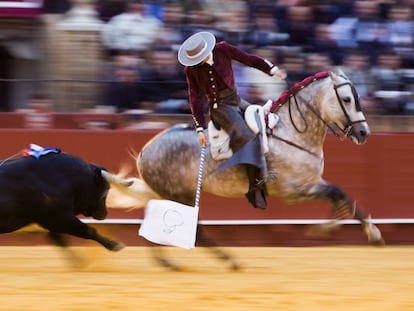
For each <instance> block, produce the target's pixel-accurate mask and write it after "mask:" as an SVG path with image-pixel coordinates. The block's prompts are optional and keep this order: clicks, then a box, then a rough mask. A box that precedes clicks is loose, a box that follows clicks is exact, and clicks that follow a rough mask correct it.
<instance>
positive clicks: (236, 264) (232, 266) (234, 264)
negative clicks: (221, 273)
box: [230, 258, 241, 271]
mask: <svg viewBox="0 0 414 311" xmlns="http://www.w3.org/2000/svg"><path fill="white" fill-rule="evenodd" d="M230 269H231V270H232V271H240V270H241V266H240V264H239V262H238V261H237V259H234V258H232V259H230Z"/></svg>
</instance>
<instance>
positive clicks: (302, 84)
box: [270, 71, 329, 112]
mask: <svg viewBox="0 0 414 311" xmlns="http://www.w3.org/2000/svg"><path fill="white" fill-rule="evenodd" d="M326 77H329V72H328V71H321V72H317V73H315V74H314V75H311V76H309V77H306V78H305V79H303V80H302V81H300V82H298V83H295V84H294V85H293V86H292V87H290V88H289V89H287V90H285V91H284V92H283V93H282V94H281V95H280V96H279V98H278V99H276V100H274V101H273V103H272V106H271V108H270V111H271V112H275V111H277V110H279V109H280V107H282V106H283V104H284V103H286V102H287V101H288V99H289V98H290V97H292V96H294V95H296V93H297V92H299V91H300V90H301V89H303V88H304V87H306V86H308V85H309V84H311V83H312V82H313V81H315V80H319V79H323V78H326Z"/></svg>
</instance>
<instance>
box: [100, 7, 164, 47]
mask: <svg viewBox="0 0 414 311" xmlns="http://www.w3.org/2000/svg"><path fill="white" fill-rule="evenodd" d="M161 28H162V22H161V21H160V20H159V19H157V18H156V17H154V16H150V15H146V14H145V1H142V0H134V1H131V2H130V3H128V5H127V8H126V11H125V12H124V13H121V14H118V15H115V16H114V17H112V18H111V19H110V20H109V21H108V22H107V23H106V24H105V25H104V27H103V29H102V38H103V43H104V45H105V46H106V47H107V48H108V49H109V50H122V51H135V52H141V53H143V52H145V51H147V50H149V49H151V46H152V44H153V42H154V41H156V39H157V36H158V34H159V32H160V30H161Z"/></svg>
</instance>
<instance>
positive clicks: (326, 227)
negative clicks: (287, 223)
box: [305, 222, 341, 238]
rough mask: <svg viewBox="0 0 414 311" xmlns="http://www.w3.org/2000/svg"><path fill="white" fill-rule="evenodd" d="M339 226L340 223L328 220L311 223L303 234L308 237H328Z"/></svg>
mask: <svg viewBox="0 0 414 311" xmlns="http://www.w3.org/2000/svg"><path fill="white" fill-rule="evenodd" d="M340 226H341V224H339V223H337V222H329V223H326V224H320V225H311V226H309V227H308V229H307V230H306V233H305V234H306V236H308V237H318V238H330V237H332V235H333V234H334V233H335V232H337V231H338V229H339V227H340Z"/></svg>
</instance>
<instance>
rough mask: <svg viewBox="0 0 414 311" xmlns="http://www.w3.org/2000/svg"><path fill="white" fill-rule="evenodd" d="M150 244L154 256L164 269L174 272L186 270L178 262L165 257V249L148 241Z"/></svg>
mask: <svg viewBox="0 0 414 311" xmlns="http://www.w3.org/2000/svg"><path fill="white" fill-rule="evenodd" d="M148 244H149V246H150V249H151V252H152V256H153V257H154V259H155V260H156V261H157V263H158V264H160V265H161V266H163V267H166V268H168V269H170V270H173V271H183V270H184V268H183V267H182V266H181V265H179V264H178V263H177V262H176V261H174V260H172V259H168V258H167V257H166V256H165V252H164V247H163V246H160V245H158V244H154V243H152V242H149V241H148Z"/></svg>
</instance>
